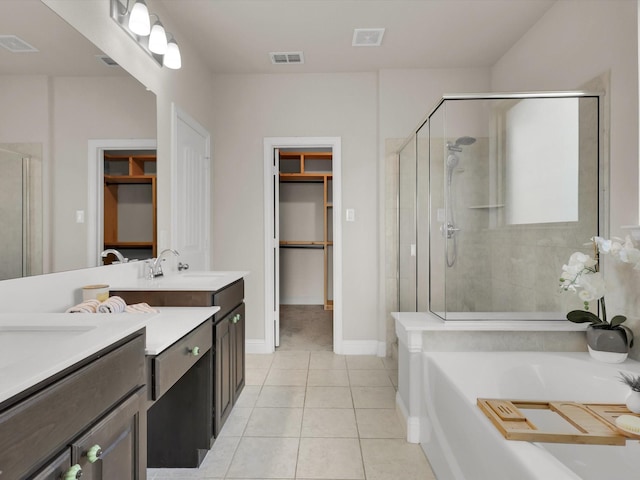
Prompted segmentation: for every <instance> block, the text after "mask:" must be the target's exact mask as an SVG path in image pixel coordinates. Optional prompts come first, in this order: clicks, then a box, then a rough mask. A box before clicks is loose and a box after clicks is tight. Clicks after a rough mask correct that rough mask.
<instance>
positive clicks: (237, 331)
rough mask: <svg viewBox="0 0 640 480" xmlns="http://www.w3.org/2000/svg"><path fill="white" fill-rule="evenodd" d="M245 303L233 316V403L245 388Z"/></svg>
mask: <svg viewBox="0 0 640 480" xmlns="http://www.w3.org/2000/svg"><path fill="white" fill-rule="evenodd" d="M244 313H245V308H244V303H243V304H242V305H240V306H239V307H238V308H236V309H235V310H234V311H233V313H232V315H233V317H231V318H232V319H233V328H232V330H231V333H232V337H231V338H232V342H233V366H232V367H233V403H235V402H236V399H237V398H238V397H239V396H240V393H242V389H243V388H244V353H245V352H244V334H245V318H244Z"/></svg>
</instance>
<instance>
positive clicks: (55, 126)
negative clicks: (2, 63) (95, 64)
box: [49, 77, 156, 272]
mask: <svg viewBox="0 0 640 480" xmlns="http://www.w3.org/2000/svg"><path fill="white" fill-rule="evenodd" d="M51 102H52V105H53V107H52V117H51V132H52V141H53V148H52V150H51V160H50V162H51V169H50V172H49V175H50V179H51V182H50V185H51V198H52V204H51V211H52V215H51V252H52V262H51V271H54V272H59V271H62V270H70V269H75V268H84V267H86V266H87V265H86V262H87V231H88V229H90V228H95V226H94V225H91V224H90V223H83V224H80V223H76V221H75V212H76V210H84V211H86V210H87V202H88V200H87V198H88V190H87V176H88V162H89V161H92V160H93V159H88V158H87V146H88V141H89V140H90V139H130V138H145V139H148V138H156V114H155V96H154V95H153V94H152V93H150V92H148V91H146V90H145V89H144V87H143V86H142V85H140V84H139V83H138V82H137V81H136V80H134V79H132V78H131V77H55V78H53V79H52V80H51Z"/></svg>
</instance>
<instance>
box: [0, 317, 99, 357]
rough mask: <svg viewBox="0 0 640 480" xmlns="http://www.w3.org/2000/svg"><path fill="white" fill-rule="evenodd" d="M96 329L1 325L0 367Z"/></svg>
mask: <svg viewBox="0 0 640 480" xmlns="http://www.w3.org/2000/svg"><path fill="white" fill-rule="evenodd" d="M95 328H96V326H95V325H1V326H0V365H2V366H6V365H10V364H13V363H15V362H17V361H21V360H22V359H24V358H27V357H29V356H32V355H34V354H37V353H39V352H41V351H43V350H45V349H47V348H51V346H52V345H56V344H61V343H63V342H67V341H68V340H69V339H72V338H73V337H76V336H78V335H82V334H83V333H86V332H89V331H91V330H93V329H95Z"/></svg>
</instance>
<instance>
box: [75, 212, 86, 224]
mask: <svg viewBox="0 0 640 480" xmlns="http://www.w3.org/2000/svg"><path fill="white" fill-rule="evenodd" d="M76 223H84V210H76Z"/></svg>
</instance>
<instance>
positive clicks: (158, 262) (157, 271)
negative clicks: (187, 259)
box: [149, 248, 180, 278]
mask: <svg viewBox="0 0 640 480" xmlns="http://www.w3.org/2000/svg"><path fill="white" fill-rule="evenodd" d="M169 253H172V254H173V255H174V256H176V257H179V256H180V254H179V253H178V251H177V250H174V249H172V248H167V249H165V250H163V251H161V252H160V254H159V255H158V258H155V259H153V260H151V263H150V266H149V268H150V270H151V271H150V275H149V276H150V277H152V278H155V277H159V276H161V275H162V274H163V273H162V262H163V261H164V257H165V256H166V255H167V254H169Z"/></svg>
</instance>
